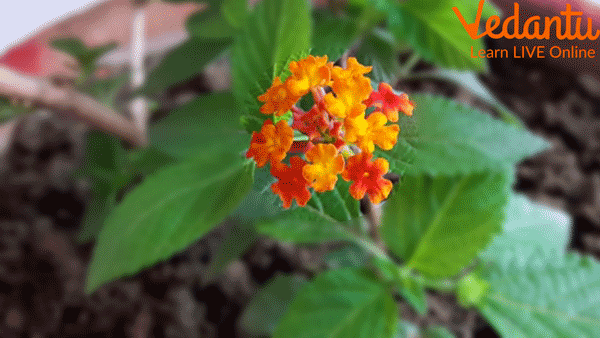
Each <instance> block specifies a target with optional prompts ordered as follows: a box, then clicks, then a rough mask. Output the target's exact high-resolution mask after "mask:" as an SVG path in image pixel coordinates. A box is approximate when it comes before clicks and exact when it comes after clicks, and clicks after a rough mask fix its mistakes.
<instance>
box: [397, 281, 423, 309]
mask: <svg viewBox="0 0 600 338" xmlns="http://www.w3.org/2000/svg"><path fill="white" fill-rule="evenodd" d="M398 291H399V292H400V294H401V295H402V298H404V299H405V300H406V301H407V302H408V303H409V304H410V305H411V306H412V307H413V308H414V309H415V310H416V311H417V312H418V313H419V314H420V315H421V316H425V315H427V309H428V307H427V295H426V293H425V287H424V286H423V284H420V283H419V282H418V281H417V280H415V279H413V278H409V277H406V278H401V279H400V280H399V281H398Z"/></svg>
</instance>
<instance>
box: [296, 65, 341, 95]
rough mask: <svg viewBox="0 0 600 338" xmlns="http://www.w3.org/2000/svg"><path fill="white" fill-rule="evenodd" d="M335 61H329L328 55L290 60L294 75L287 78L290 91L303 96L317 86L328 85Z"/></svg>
mask: <svg viewBox="0 0 600 338" xmlns="http://www.w3.org/2000/svg"><path fill="white" fill-rule="evenodd" d="M332 67H333V63H332V62H329V63H327V56H322V57H314V56H312V55H309V56H308V57H306V58H304V59H302V60H299V61H292V62H290V71H291V72H292V75H291V76H290V77H289V78H288V79H287V80H286V82H287V83H288V88H289V89H290V91H291V92H292V93H293V94H294V95H297V96H303V95H305V94H306V93H308V91H309V90H310V89H312V88H315V87H317V86H328V85H330V83H331V68H332Z"/></svg>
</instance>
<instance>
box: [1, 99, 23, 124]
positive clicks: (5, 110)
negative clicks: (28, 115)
mask: <svg viewBox="0 0 600 338" xmlns="http://www.w3.org/2000/svg"><path fill="white" fill-rule="evenodd" d="M19 113H20V109H19V108H17V107H15V106H13V105H12V104H11V103H10V101H9V100H8V99H6V98H4V97H0V123H4V122H6V121H8V120H10V119H12V118H13V117H15V116H17V115H19Z"/></svg>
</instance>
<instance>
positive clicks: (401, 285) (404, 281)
mask: <svg viewBox="0 0 600 338" xmlns="http://www.w3.org/2000/svg"><path fill="white" fill-rule="evenodd" d="M373 263H374V265H375V267H376V268H377V269H378V271H379V272H380V274H381V276H383V278H385V280H386V281H389V282H392V283H393V284H394V285H395V287H396V288H397V290H398V292H399V293H400V294H401V295H402V297H403V298H404V300H406V302H408V304H410V305H411V306H412V307H413V308H414V309H415V310H416V311H417V312H418V313H419V314H420V315H422V316H425V315H426V314H427V297H426V294H425V286H424V285H423V283H422V281H421V280H420V279H418V278H415V277H414V276H411V275H410V270H409V269H407V268H400V267H399V266H398V265H397V264H396V263H394V262H393V261H392V260H390V259H389V257H379V256H374V257H373Z"/></svg>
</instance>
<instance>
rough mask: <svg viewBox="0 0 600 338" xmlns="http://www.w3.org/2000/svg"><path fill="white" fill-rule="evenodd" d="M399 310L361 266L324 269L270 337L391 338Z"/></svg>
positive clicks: (303, 290) (386, 292) (303, 292)
mask: <svg viewBox="0 0 600 338" xmlns="http://www.w3.org/2000/svg"><path fill="white" fill-rule="evenodd" d="M397 318H398V309H397V308H396V304H395V303H394V299H393V298H392V295H391V293H390V291H389V290H388V288H387V287H386V286H385V285H383V284H381V282H379V281H378V280H377V278H376V276H375V275H373V274H372V273H370V272H368V271H366V270H363V269H352V268H347V269H339V270H333V271H329V272H325V273H323V274H321V275H319V276H317V277H316V278H315V279H314V280H313V281H312V282H310V283H309V284H308V285H306V286H305V287H304V288H302V290H300V292H299V294H298V295H297V296H296V298H295V299H294V301H293V303H292V304H291V305H290V307H289V310H288V312H287V313H286V314H285V315H284V317H283V318H282V319H281V322H280V323H279V325H278V326H277V329H276V330H275V334H274V335H273V337H275V338H285V337H294V338H301V337H331V338H334V337H340V338H341V337H344V338H346V337H365V338H366V337H369V338H370V337H381V338H385V337H390V338H391V337H393V335H394V333H395V330H396V325H397Z"/></svg>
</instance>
